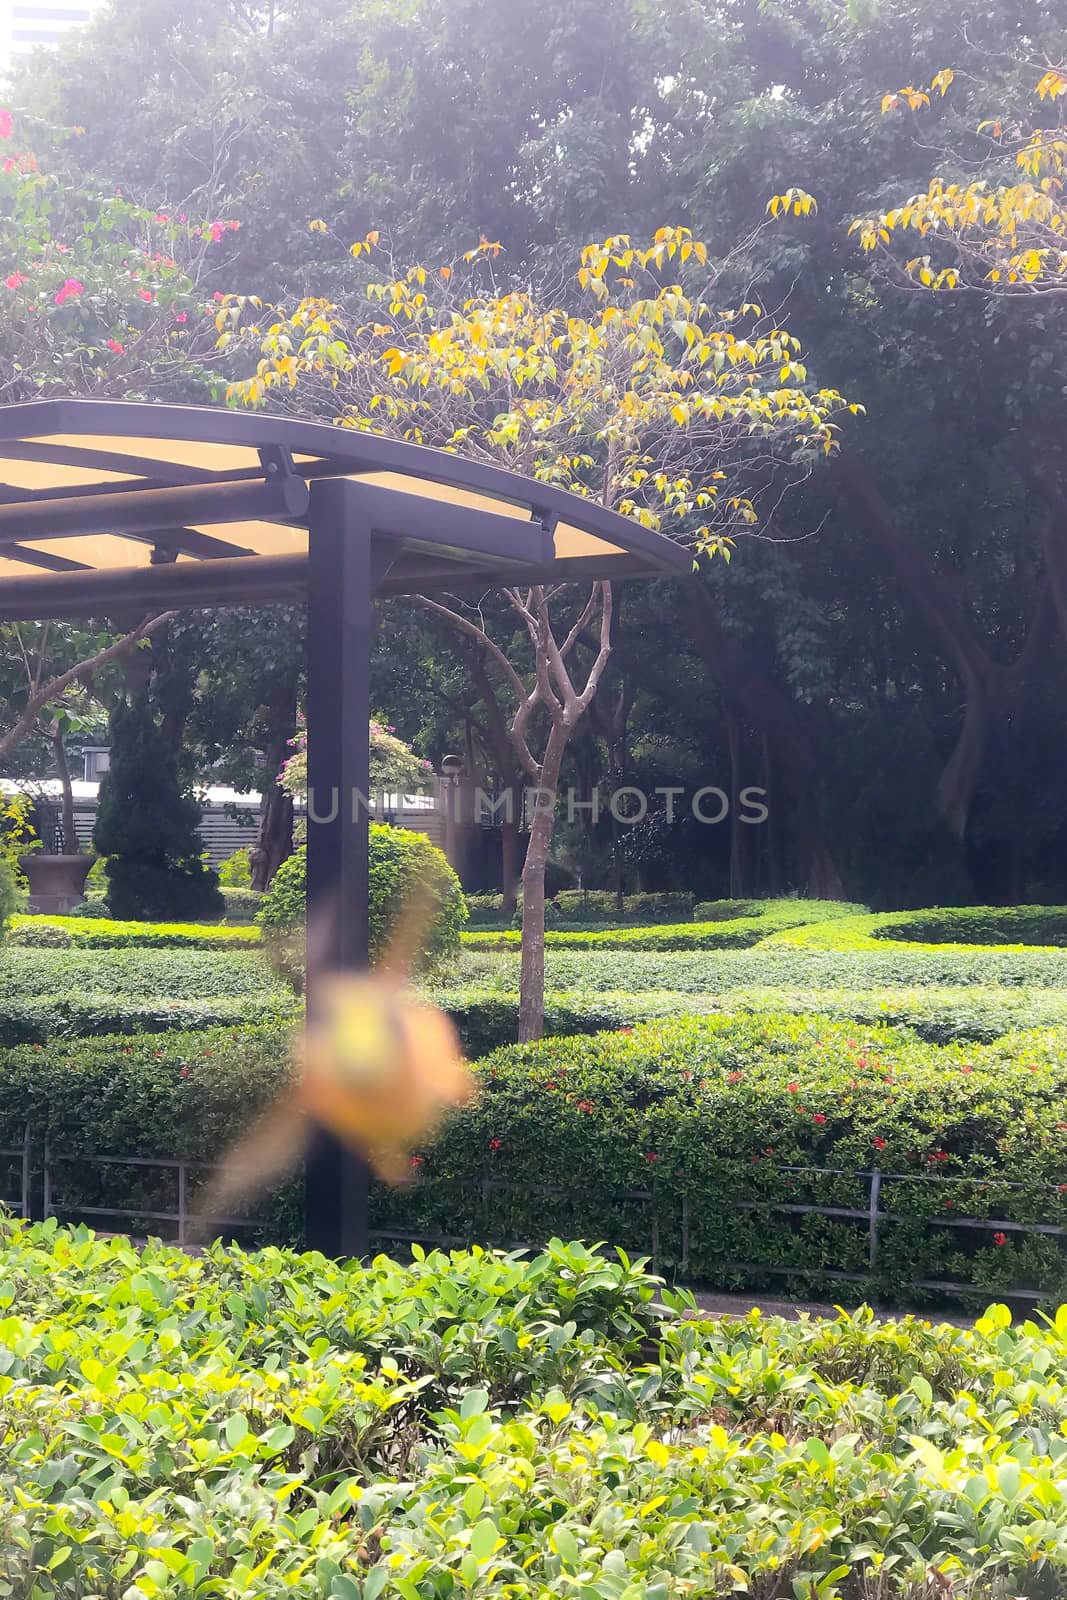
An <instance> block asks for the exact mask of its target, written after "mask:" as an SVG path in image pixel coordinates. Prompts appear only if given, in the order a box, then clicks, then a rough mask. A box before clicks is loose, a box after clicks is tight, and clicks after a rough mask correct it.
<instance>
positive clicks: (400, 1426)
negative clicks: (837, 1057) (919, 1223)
mask: <svg viewBox="0 0 1067 1600" xmlns="http://www.w3.org/2000/svg"><path fill="white" fill-rule="evenodd" d="M0 1283H2V1284H3V1286H4V1295H5V1301H6V1304H7V1308H8V1309H7V1311H6V1316H5V1331H6V1340H5V1369H6V1370H5V1374H4V1390H5V1396H4V1399H5V1439H6V1450H7V1456H8V1462H9V1465H8V1467H7V1470H6V1474H5V1476H6V1479H7V1480H8V1482H9V1484H10V1487H9V1493H10V1497H11V1499H12V1502H13V1504H14V1505H15V1506H16V1507H17V1511H16V1513H13V1514H12V1515H11V1516H9V1517H7V1518H6V1519H5V1520H4V1522H3V1524H2V1526H0V1570H2V1571H3V1573H4V1577H5V1581H6V1582H7V1584H8V1587H9V1588H10V1590H11V1592H12V1594H15V1595H31V1594H33V1595H37V1594H40V1595H41V1596H48V1597H49V1600H76V1597H81V1596H87V1595H104V1594H106V1595H109V1596H110V1595H119V1594H126V1595H130V1596H142V1595H145V1596H147V1595H156V1596H158V1595H163V1594H168V1595H169V1594H179V1593H188V1594H193V1593H196V1592H200V1593H204V1594H211V1595H214V1596H218V1597H220V1600H238V1596H241V1595H247V1594H250V1593H255V1594H257V1595H263V1596H265V1597H266V1596H271V1597H275V1596H282V1595H285V1596H289V1597H291V1600H321V1597H323V1596H330V1597H332V1600H357V1597H361V1600H377V1597H380V1600H416V1597H419V1596H423V1595H426V1596H429V1595H431V1594H435V1595H436V1594H451V1595H459V1594H461V1593H472V1592H474V1593H478V1594H483V1595H490V1594H494V1593H497V1592H499V1593H501V1594H503V1593H509V1594H511V1593H513V1594H514V1595H516V1596H517V1597H518V1596H528V1595H534V1594H536V1595H537V1596H538V1597H539V1600H557V1597H558V1600H562V1597H565V1596H570V1595H574V1594H578V1595H581V1596H582V1597H583V1600H585V1597H586V1596H589V1597H594V1596H595V1597H596V1600H606V1597H614V1596H618V1597H620V1600H633V1597H637V1596H642V1597H643V1596H648V1600H666V1597H668V1596H672V1595H687V1594H694V1595H706V1596H709V1597H710V1596H712V1595H721V1596H725V1595H727V1594H748V1595H753V1596H756V1595H758V1596H765V1597H767V1600H771V1597H784V1596H786V1595H787V1594H788V1595H792V1596H796V1597H803V1600H815V1597H816V1596H820V1597H825V1600H834V1597H839V1600H846V1597H847V1600H858V1597H859V1596H862V1595H867V1596H874V1595H877V1596H879V1600H918V1597H919V1596H933V1595H935V1594H944V1595H948V1594H949V1593H957V1592H958V1593H959V1594H961V1595H962V1594H964V1593H966V1594H968V1595H972V1596H974V1597H975V1600H977V1597H979V1596H983V1597H988V1600H994V1597H997V1596H999V1597H1003V1596H1008V1595H1012V1596H1020V1597H1022V1596H1026V1597H1027V1600H1051V1597H1054V1596H1057V1595H1060V1594H1062V1592H1063V1588H1064V1573H1065V1568H1067V1555H1065V1553H1064V1548H1063V1540H1062V1513H1061V1510H1060V1505H1059V1500H1058V1498H1057V1496H1058V1494H1059V1490H1058V1474H1059V1472H1060V1470H1061V1464H1062V1440H1061V1439H1060V1430H1061V1425H1062V1422H1063V1413H1064V1406H1063V1396H1062V1383H1061V1381H1060V1377H1059V1370H1060V1366H1061V1364H1062V1349H1063V1342H1064V1339H1065V1338H1067V1314H1061V1315H1060V1316H1058V1317H1057V1318H1056V1320H1055V1322H1054V1323H1052V1324H1051V1325H1049V1326H1039V1325H1037V1324H1035V1323H1033V1322H1026V1323H1024V1324H1022V1325H1021V1326H1015V1327H1012V1326H1011V1317H1010V1314H1009V1312H1008V1311H1007V1310H1006V1308H1005V1307H1003V1306H1000V1305H996V1306H992V1307H990V1308H989V1311H988V1312H987V1313H986V1315H985V1316H984V1317H982V1318H981V1319H980V1321H979V1322H978V1324H977V1326H976V1327H974V1328H957V1327H937V1328H934V1327H931V1326H930V1325H929V1324H927V1323H923V1322H919V1321H917V1320H916V1319H914V1318H908V1319H905V1320H903V1321H901V1322H900V1323H897V1324H891V1325H890V1324H885V1323H881V1322H878V1321H877V1320H875V1319H874V1318H872V1317H871V1316H870V1315H869V1314H863V1315H860V1316H857V1317H854V1318H852V1317H848V1316H846V1315H843V1314H842V1315H839V1316H838V1317H837V1318H836V1319H827V1320H818V1321H807V1320H805V1321H802V1322H797V1323H789V1322H784V1321H782V1320H781V1319H778V1318H774V1317H760V1316H758V1315H753V1316H752V1317H748V1318H745V1319H743V1320H740V1321H735V1320H733V1319H724V1320H722V1321H717V1322H709V1321H697V1320H695V1319H694V1318H693V1317H692V1316H691V1315H682V1316H679V1315H677V1314H676V1315H674V1316H672V1317H671V1318H669V1319H668V1320H666V1321H663V1320H661V1318H660V1317H659V1316H658V1315H657V1309H656V1308H657V1302H658V1300H659V1299H660V1297H661V1296H663V1290H662V1285H661V1284H660V1283H659V1281H658V1280H656V1279H654V1278H651V1277H649V1276H648V1275H647V1274H646V1273H645V1272H644V1270H643V1269H642V1266H641V1263H630V1262H629V1261H627V1260H625V1259H622V1260H620V1259H618V1258H612V1257H607V1256H605V1255H604V1254H602V1253H600V1252H597V1251H590V1250H588V1249H587V1248H584V1247H583V1246H581V1245H579V1244H565V1243H563V1242H562V1241H561V1240H559V1239H556V1240H553V1241H551V1243H550V1245H549V1246H548V1247H547V1248H546V1249H545V1250H544V1251H543V1252H541V1253H540V1254H538V1255H536V1256H533V1257H529V1256H527V1257H525V1258H512V1257H499V1256H493V1255H489V1254H486V1253H485V1252H483V1251H479V1250H470V1251H455V1252H453V1253H451V1254H450V1255H445V1254H443V1253H441V1252H437V1251H434V1252H432V1253H431V1254H429V1255H425V1256H424V1255H422V1254H421V1253H420V1254H419V1255H418V1256H417V1258H416V1259H415V1260H414V1261H412V1262H411V1263H410V1265H407V1266H399V1265H398V1264H397V1263H395V1262H393V1261H390V1260H389V1259H387V1258H385V1257H382V1256H379V1257H378V1258H377V1259H375V1260H374V1261H373V1262H371V1263H370V1264H369V1265H367V1266H364V1265H362V1264H358V1263H350V1264H338V1263H336V1262H332V1261H326V1260H324V1259H323V1258H322V1257H321V1256H315V1255H304V1256H300V1255H296V1254H293V1253H291V1252H286V1251H267V1252H264V1253H262V1254H260V1255H254V1256H250V1255H246V1254H243V1253H242V1252H240V1251H236V1250H224V1249H221V1248H215V1249H212V1250H210V1251H209V1252H207V1253H206V1254H205V1255H203V1256H200V1257H197V1258H192V1257H190V1256H189V1255H187V1254H186V1253H185V1252H183V1251H181V1250H178V1249H174V1248H167V1247H165V1246H162V1245H160V1244H158V1243H151V1244H149V1245H148V1246H146V1247H145V1248H143V1249H134V1248H132V1247H131V1246H130V1245H129V1244H128V1243H127V1242H126V1241H124V1240H118V1239H98V1238H94V1237H93V1236H92V1235H91V1234H89V1233H88V1232H87V1231H86V1230H68V1229H57V1228H55V1227H43V1228H13V1227H11V1226H10V1225H7V1226H6V1227H5V1228H4V1229H3V1233H2V1235H0ZM87 1285H91V1286H92V1292H89V1293H87V1292H86V1286H87ZM665 1300H666V1304H667V1306H668V1308H669V1309H670V1310H671V1311H673V1312H674V1313H679V1312H687V1311H689V1310H690V1308H689V1307H688V1306H687V1304H686V1302H685V1301H684V1300H683V1299H681V1298H679V1297H676V1296H671V1295H667V1296H666V1297H665ZM252 1574H258V1577H252V1576H251V1575H252ZM590 1578H594V1579H595V1580H596V1581H595V1582H592V1581H590Z"/></svg>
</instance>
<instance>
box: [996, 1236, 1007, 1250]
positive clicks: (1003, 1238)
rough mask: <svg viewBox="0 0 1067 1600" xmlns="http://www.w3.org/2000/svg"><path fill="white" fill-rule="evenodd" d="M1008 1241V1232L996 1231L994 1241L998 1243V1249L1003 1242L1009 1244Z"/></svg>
mask: <svg viewBox="0 0 1067 1600" xmlns="http://www.w3.org/2000/svg"><path fill="white" fill-rule="evenodd" d="M1007 1242H1008V1236H1007V1234H1006V1233H995V1234H994V1235H993V1243H994V1244H995V1245H996V1247H997V1249H998V1250H999V1249H1000V1247H1001V1245H1002V1244H1007Z"/></svg>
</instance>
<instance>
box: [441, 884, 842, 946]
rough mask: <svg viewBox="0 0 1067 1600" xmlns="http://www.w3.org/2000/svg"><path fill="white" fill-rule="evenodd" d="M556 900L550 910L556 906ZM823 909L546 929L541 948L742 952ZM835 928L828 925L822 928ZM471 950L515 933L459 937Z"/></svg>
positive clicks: (807, 906)
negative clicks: (628, 925) (653, 923)
mask: <svg viewBox="0 0 1067 1600" xmlns="http://www.w3.org/2000/svg"><path fill="white" fill-rule="evenodd" d="M560 898H561V897H560V896H558V895H557V897H556V902H555V903H556V904H558V902H559V900H560ZM827 904H830V905H833V906H834V907H835V908H836V906H837V904H838V903H837V902H834V901H831V902H826V901H815V900H810V901H804V900H768V901H767V902H766V903H765V906H764V907H763V908H762V909H761V910H760V912H759V915H758V916H751V917H734V918H732V919H728V920H726V921H721V922H681V923H676V924H673V925H671V924H664V925H663V926H659V927H657V926H653V927H643V928H619V927H616V928H605V929H602V930H595V929H594V930H588V929H587V930H583V931H581V932H577V931H570V932H564V931H560V930H557V929H552V930H551V931H549V932H546V934H545V944H546V947H550V948H553V949H561V950H562V949H571V950H744V949H747V948H748V947H749V946H750V945H754V944H759V943H760V942H761V941H762V940H764V939H766V938H768V936H769V935H771V934H773V933H774V932H776V931H777V930H779V929H783V928H792V927H798V926H800V925H802V924H804V923H807V922H809V921H811V920H812V919H813V918H817V919H821V918H823V917H824V916H825V915H826V912H825V907H826V905H827ZM841 909H842V914H844V913H845V912H855V911H856V910H857V909H858V908H857V907H856V906H845V905H844V904H843V903H842V907H841ZM828 925H829V926H830V927H833V926H835V924H834V923H833V922H831V923H830V924H828ZM463 939H464V943H465V944H466V945H467V946H468V947H469V948H470V949H472V950H498V949H499V950H504V949H507V948H508V946H509V945H513V944H514V945H517V944H519V943H520V941H521V934H520V933H519V932H517V931H505V932H499V933H490V932H488V931H486V932H471V933H467V934H464V936H463Z"/></svg>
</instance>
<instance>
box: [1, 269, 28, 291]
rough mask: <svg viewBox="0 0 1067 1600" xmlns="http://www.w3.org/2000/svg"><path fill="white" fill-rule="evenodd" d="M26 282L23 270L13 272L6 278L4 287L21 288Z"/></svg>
mask: <svg viewBox="0 0 1067 1600" xmlns="http://www.w3.org/2000/svg"><path fill="white" fill-rule="evenodd" d="M25 282H26V279H25V278H24V277H23V275H22V273H21V272H12V273H11V274H9V276H8V277H6V278H5V279H4V287H5V288H6V289H21V288H22V285H23V284H24V283H25Z"/></svg>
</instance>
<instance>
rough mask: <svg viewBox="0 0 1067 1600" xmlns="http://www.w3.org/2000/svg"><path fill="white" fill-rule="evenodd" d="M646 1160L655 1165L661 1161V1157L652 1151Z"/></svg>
mask: <svg viewBox="0 0 1067 1600" xmlns="http://www.w3.org/2000/svg"><path fill="white" fill-rule="evenodd" d="M645 1160H646V1161H649V1162H651V1163H652V1164H653V1165H654V1164H655V1163H656V1162H657V1161H658V1160H659V1156H658V1155H657V1154H656V1152H655V1151H654V1150H650V1151H649V1152H648V1154H647V1155H646V1156H645Z"/></svg>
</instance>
